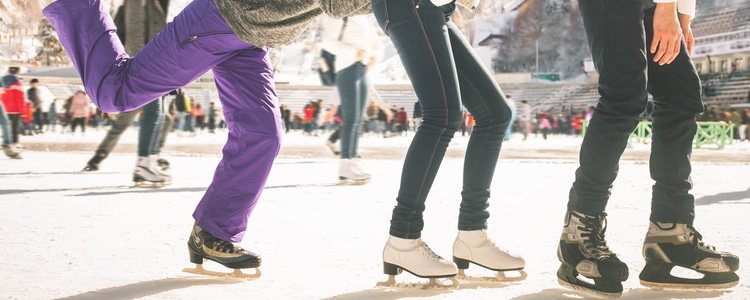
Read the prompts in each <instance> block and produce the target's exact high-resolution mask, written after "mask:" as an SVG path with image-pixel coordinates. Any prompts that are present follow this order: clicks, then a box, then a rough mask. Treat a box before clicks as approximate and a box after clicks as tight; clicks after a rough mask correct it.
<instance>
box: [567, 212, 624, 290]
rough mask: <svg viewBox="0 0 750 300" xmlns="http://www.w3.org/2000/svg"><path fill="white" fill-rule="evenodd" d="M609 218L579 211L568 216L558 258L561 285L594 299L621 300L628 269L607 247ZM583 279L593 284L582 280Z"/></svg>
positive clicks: (604, 215)
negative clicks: (615, 298)
mask: <svg viewBox="0 0 750 300" xmlns="http://www.w3.org/2000/svg"><path fill="white" fill-rule="evenodd" d="M606 230H607V214H606V213H602V214H601V215H599V216H589V215H584V214H582V213H579V212H576V211H568V212H567V214H566V215H565V226H564V227H563V232H562V235H561V236H560V245H559V247H558V248H557V257H558V258H559V259H560V261H561V262H562V264H561V265H560V269H559V270H558V271H557V278H558V282H559V283H560V285H562V286H564V287H566V288H570V289H572V290H575V291H578V292H581V293H583V294H586V295H589V296H593V297H619V296H620V295H621V294H622V282H623V281H625V280H627V279H628V266H627V265H625V263H623V262H621V261H620V259H618V258H617V255H615V254H614V253H613V252H612V251H611V250H610V249H609V247H608V246H607V241H606V240H605V238H604V233H605V232H606ZM579 274H580V275H582V276H584V277H586V278H588V279H589V281H591V280H593V283H591V282H589V281H585V280H584V279H583V278H579V276H578V275H579Z"/></svg>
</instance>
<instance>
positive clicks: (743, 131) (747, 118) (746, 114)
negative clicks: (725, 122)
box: [738, 108, 750, 141]
mask: <svg viewBox="0 0 750 300" xmlns="http://www.w3.org/2000/svg"><path fill="white" fill-rule="evenodd" d="M740 117H741V120H740V126H739V129H738V130H739V136H740V141H744V140H746V139H747V126H748V124H750V108H746V109H743V110H741V111H740Z"/></svg>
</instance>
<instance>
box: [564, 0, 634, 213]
mask: <svg viewBox="0 0 750 300" xmlns="http://www.w3.org/2000/svg"><path fill="white" fill-rule="evenodd" d="M642 2H643V1H642V0H581V1H580V2H579V8H580V10H581V15H582V16H583V23H584V28H585V29H586V36H587V38H588V41H589V47H590V49H591V53H592V56H593V59H594V65H595V66H596V68H597V70H598V71H599V74H600V77H599V95H600V98H599V103H598V104H597V106H596V111H595V112H594V116H593V118H592V119H591V122H590V124H589V127H588V130H587V132H586V136H585V137H584V139H583V144H582V145H581V153H580V167H579V168H578V170H577V171H576V177H575V182H574V183H573V187H572V188H571V189H570V195H569V196H570V198H569V202H568V209H571V210H576V211H579V212H582V213H585V214H588V215H597V214H599V213H601V212H602V211H604V208H605V207H606V205H607V201H608V200H609V196H610V194H611V189H612V183H613V182H614V180H615V178H616V177H617V172H618V169H619V161H620V156H622V153H623V151H624V150H625V147H626V146H627V142H628V138H629V137H630V134H631V133H632V132H633V130H634V129H635V127H636V126H637V125H638V121H639V116H640V114H641V113H643V111H644V110H645V108H646V99H647V94H646V69H647V61H646V54H645V53H646V37H645V32H644V28H643V17H644V13H643V9H642Z"/></svg>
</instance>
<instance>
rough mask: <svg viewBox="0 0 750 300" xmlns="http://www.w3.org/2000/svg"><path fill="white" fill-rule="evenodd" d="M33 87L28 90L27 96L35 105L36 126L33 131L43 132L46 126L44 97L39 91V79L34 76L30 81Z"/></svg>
mask: <svg viewBox="0 0 750 300" xmlns="http://www.w3.org/2000/svg"><path fill="white" fill-rule="evenodd" d="M29 83H30V84H31V87H30V88H29V89H28V90H26V98H28V99H29V101H30V102H31V103H32V104H33V107H34V128H33V132H34V133H36V134H39V133H42V132H43V130H42V129H43V128H44V118H43V111H42V104H43V103H42V97H41V96H40V91H39V79H36V78H33V79H31V81H30V82H29Z"/></svg>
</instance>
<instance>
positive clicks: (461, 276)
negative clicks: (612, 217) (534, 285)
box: [456, 269, 528, 283]
mask: <svg viewBox="0 0 750 300" xmlns="http://www.w3.org/2000/svg"><path fill="white" fill-rule="evenodd" d="M508 272H518V276H507V275H506V274H507V273H508ZM526 277H528V275H527V274H526V272H524V271H523V270H517V271H497V274H496V275H495V276H494V277H491V276H469V275H466V272H464V270H463V269H459V270H458V275H456V278H458V280H460V281H468V282H491V283H511V282H519V281H523V280H526Z"/></svg>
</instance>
